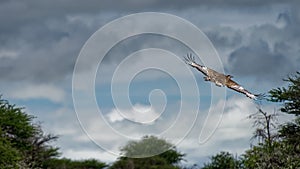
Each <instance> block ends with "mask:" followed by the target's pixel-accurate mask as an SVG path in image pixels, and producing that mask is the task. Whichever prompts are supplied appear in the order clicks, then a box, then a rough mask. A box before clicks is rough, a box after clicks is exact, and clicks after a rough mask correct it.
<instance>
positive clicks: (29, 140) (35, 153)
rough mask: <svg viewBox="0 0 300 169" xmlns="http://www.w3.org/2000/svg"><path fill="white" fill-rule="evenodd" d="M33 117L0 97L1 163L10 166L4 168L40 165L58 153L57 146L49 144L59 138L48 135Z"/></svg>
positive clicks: (0, 164)
mask: <svg viewBox="0 0 300 169" xmlns="http://www.w3.org/2000/svg"><path fill="white" fill-rule="evenodd" d="M33 119H34V116H31V115H28V114H26V113H25V112H23V111H22V108H19V107H16V106H15V105H12V104H10V103H9V102H8V101H7V100H3V99H2V98H1V96H0V134H1V139H0V148H1V149H2V150H3V151H1V153H2V154H1V156H0V162H1V163H0V166H7V167H3V168H40V167H41V166H42V163H43V162H44V161H45V160H47V159H50V158H51V157H53V156H57V155H58V149H57V148H54V147H52V146H50V145H49V142H51V141H53V140H55V139H57V137H56V136H52V135H45V134H44V133H43V131H42V129H41V127H40V125H37V124H35V123H34V122H33ZM10 156H14V157H12V158H11V157H10ZM7 159H10V160H7ZM10 166H12V167H10ZM15 166H17V167H15Z"/></svg>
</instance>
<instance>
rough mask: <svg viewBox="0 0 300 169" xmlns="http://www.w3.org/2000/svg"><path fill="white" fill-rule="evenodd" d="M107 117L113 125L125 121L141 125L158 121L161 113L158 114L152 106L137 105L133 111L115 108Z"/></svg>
mask: <svg viewBox="0 0 300 169" xmlns="http://www.w3.org/2000/svg"><path fill="white" fill-rule="evenodd" d="M106 116H107V117H108V119H109V121H110V122H112V123H114V122H120V121H123V120H125V119H128V120H131V121H134V122H139V123H151V122H154V121H155V120H156V119H158V117H159V116H160V113H159V112H156V111H155V110H154V109H153V108H151V106H147V105H142V104H135V105H133V107H132V108H131V109H125V110H119V109H116V108H114V109H112V110H111V111H110V112H109V113H108V114H107V115H106Z"/></svg>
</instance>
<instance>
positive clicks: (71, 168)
mask: <svg viewBox="0 0 300 169" xmlns="http://www.w3.org/2000/svg"><path fill="white" fill-rule="evenodd" d="M105 167H107V165H106V164H105V163H102V162H100V161H98V160H95V159H88V160H71V159H67V158H62V159H58V158H53V159H51V160H48V161H47V162H45V163H44V166H43V168H46V169H101V168H105Z"/></svg>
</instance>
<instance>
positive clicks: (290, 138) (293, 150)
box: [269, 72, 300, 166]
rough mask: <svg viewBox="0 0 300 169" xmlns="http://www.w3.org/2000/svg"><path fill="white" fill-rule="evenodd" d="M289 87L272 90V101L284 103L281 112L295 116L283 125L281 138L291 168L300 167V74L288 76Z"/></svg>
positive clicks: (280, 130) (280, 133)
mask: <svg viewBox="0 0 300 169" xmlns="http://www.w3.org/2000/svg"><path fill="white" fill-rule="evenodd" d="M284 81H286V82H288V86H287V87H282V88H277V89H273V90H271V91H270V92H269V93H270V99H269V100H270V101H273V102H280V103H283V106H282V107H281V109H280V110H281V111H282V112H284V113H288V114H293V115H295V117H296V118H295V119H294V120H293V121H291V122H288V123H286V124H283V125H281V127H280V129H279V137H280V138H281V140H282V144H283V147H284V149H285V150H286V153H287V154H286V155H285V159H287V160H286V161H287V162H288V163H289V166H300V117H299V115H300V72H297V73H296V75H294V76H288V78H287V79H284Z"/></svg>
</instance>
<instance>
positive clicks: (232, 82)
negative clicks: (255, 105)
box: [226, 79, 259, 100]
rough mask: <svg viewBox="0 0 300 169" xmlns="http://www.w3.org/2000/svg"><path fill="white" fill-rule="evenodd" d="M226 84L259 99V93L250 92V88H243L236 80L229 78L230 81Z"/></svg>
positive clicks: (251, 97)
mask: <svg viewBox="0 0 300 169" xmlns="http://www.w3.org/2000/svg"><path fill="white" fill-rule="evenodd" d="M226 86H227V87H228V88H229V89H232V90H234V91H237V92H239V93H242V94H244V95H246V96H247V97H249V98H250V99H254V100H257V97H258V96H259V95H256V94H252V93H250V92H249V91H248V90H246V89H245V88H243V87H242V86H241V85H239V84H238V83H236V82H235V81H233V80H231V79H229V81H228V82H227V83H226Z"/></svg>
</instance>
